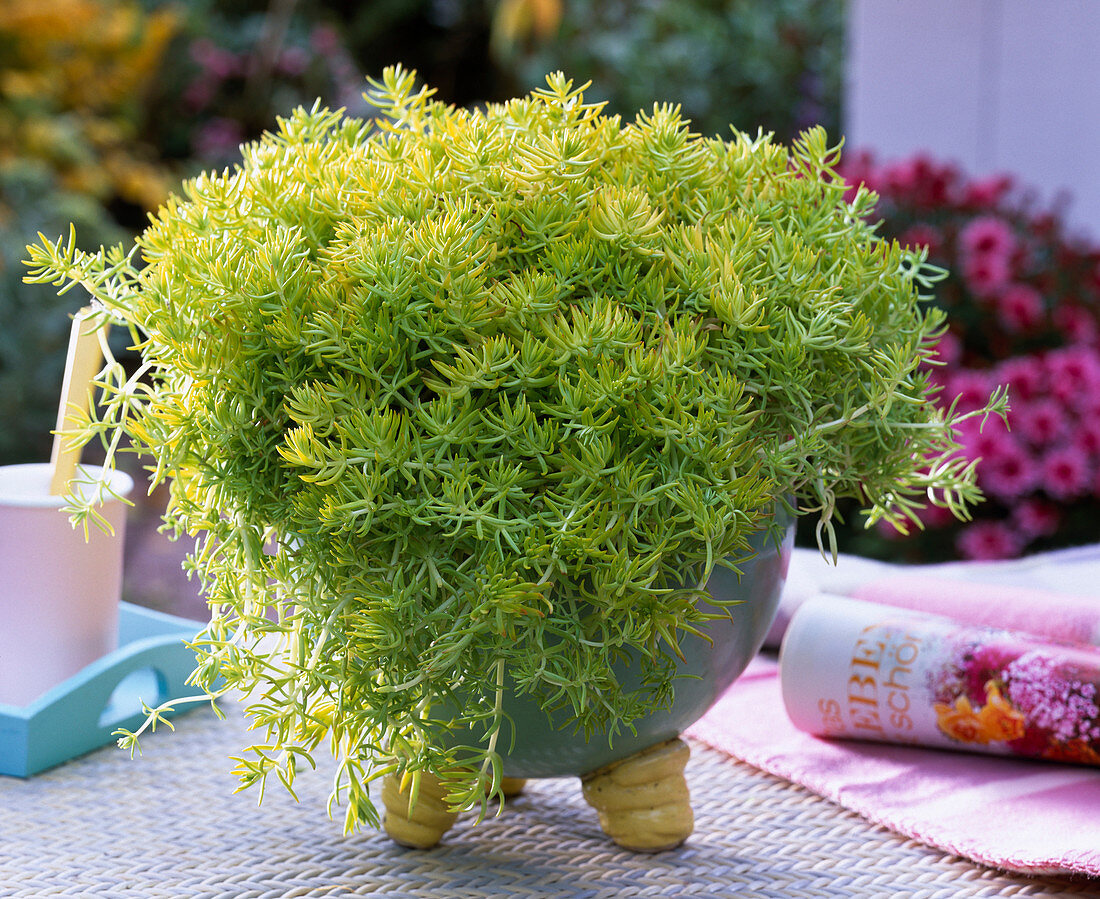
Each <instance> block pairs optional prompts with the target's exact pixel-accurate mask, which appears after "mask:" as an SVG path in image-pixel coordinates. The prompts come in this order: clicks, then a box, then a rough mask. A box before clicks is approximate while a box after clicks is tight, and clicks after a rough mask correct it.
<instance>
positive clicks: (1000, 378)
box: [993, 356, 1047, 404]
mask: <svg viewBox="0 0 1100 899" xmlns="http://www.w3.org/2000/svg"><path fill="white" fill-rule="evenodd" d="M993 380H994V381H995V382H996V383H999V384H1007V385H1008V389H1009V396H1010V397H1011V399H1012V402H1013V404H1015V403H1016V402H1018V401H1020V400H1024V401H1027V400H1033V399H1036V398H1037V397H1038V396H1039V395H1040V394H1041V393H1042V392H1043V391H1044V390H1045V389H1046V384H1047V371H1046V368H1045V367H1044V366H1043V363H1042V361H1041V360H1040V359H1039V358H1038V357H1036V356H1015V357H1013V358H1011V359H1006V360H1005V361H1004V362H1002V363H1001V364H1000V365H998V366H997V368H996V369H995V371H994V374H993Z"/></svg>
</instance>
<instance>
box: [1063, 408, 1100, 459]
mask: <svg viewBox="0 0 1100 899" xmlns="http://www.w3.org/2000/svg"><path fill="white" fill-rule="evenodd" d="M1070 442H1071V444H1072V445H1073V446H1075V447H1076V448H1077V449H1079V450H1080V451H1081V452H1082V453H1084V454H1085V455H1086V456H1087V457H1088V458H1089V459H1091V460H1093V461H1095V460H1097V459H1100V420H1097V419H1095V418H1093V419H1091V420H1089V421H1084V422H1081V424H1079V425H1078V426H1077V427H1076V428H1074V430H1073V436H1072V437H1071V439H1070Z"/></svg>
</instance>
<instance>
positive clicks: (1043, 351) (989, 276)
mask: <svg viewBox="0 0 1100 899" xmlns="http://www.w3.org/2000/svg"><path fill="white" fill-rule="evenodd" d="M842 174H843V175H844V177H845V178H846V179H847V180H848V182H849V183H850V184H852V185H853V190H854V189H855V186H856V185H858V184H861V183H862V184H866V185H867V186H868V187H869V188H870V189H871V190H874V191H875V192H876V193H878V194H879V197H880V201H879V208H878V211H879V213H880V215H881V218H882V227H881V233H882V234H883V236H885V237H888V238H894V239H896V240H898V241H899V242H900V243H903V244H907V245H910V246H915V247H924V248H927V252H928V259H929V261H930V262H931V263H933V264H934V265H937V266H940V267H942V268H944V269H946V270H947V275H946V277H945V278H944V280H942V281H941V282H940V283H939V284H937V285H936V291H935V293H936V297H935V300H934V302H936V303H937V304H939V305H941V306H942V307H943V308H944V309H945V310H946V311H947V312H948V315H949V330H948V331H947V332H946V333H945V334H944V335H943V336H942V338H941V339H940V342H939V345H938V347H937V360H936V361H937V363H938V364H937V366H936V367H935V368H934V370H933V374H932V377H933V382H934V384H935V385H936V387H938V388H939V390H940V393H939V400H940V402H941V403H942V404H943V405H944V406H948V405H950V404H951V403H952V402H955V403H957V404H958V407H959V408H960V409H962V410H969V409H975V408H979V407H980V406H982V405H984V403H985V402H986V400H987V398H988V396H989V394H990V392H991V391H992V390H993V389H994V388H995V387H997V386H998V385H1007V386H1008V389H1009V396H1010V402H1011V407H1012V408H1011V412H1010V414H1009V423H1008V426H1007V427H1006V426H1005V424H1004V423H1003V422H1002V421H1000V420H992V419H990V420H988V421H986V422H985V423H984V426H983V425H982V424H981V422H979V421H975V420H970V421H967V422H965V423H964V426H963V432H962V434H961V437H962V440H961V442H962V444H963V446H964V451H965V453H966V455H967V456H968V457H970V458H980V460H981V461H980V462H979V465H978V483H979V485H980V486H981V487H982V489H983V490H984V492H985V494H986V498H987V502H985V503H983V504H982V505H981V506H979V507H977V508H976V509H975V510H974V511H975V515H974V519H973V521H969V522H959V521H956V520H955V519H954V518H953V517H952V516H950V515H949V514H947V513H945V512H944V511H943V510H940V509H936V508H930V509H928V510H925V511H924V512H923V513H921V514H922V519H921V524H922V525H923V527H922V528H921V529H915V530H914V531H913V532H912V533H910V534H909V535H905V536H902V535H899V534H897V532H896V531H894V530H893V529H892V528H891V529H890V530H889V531H888V532H887V531H886V530H882V529H874V530H871V531H866V530H864V529H863V527H862V523H861V522H858V521H850V522H849V528H848V530H847V532H846V533H845V534H843V535H842V541H841V548H842V549H846V550H848V551H850V552H858V553H862V554H865V555H871V556H877V557H880V558H891V559H895V560H901V559H904V560H907V561H912V562H929V561H940V560H944V559H950V558H959V557H961V558H968V559H997V558H1007V557H1011V556H1016V555H1019V554H1021V553H1026V552H1035V551H1039V550H1045V549H1052V548H1056V547H1060V546H1067V545H1073V544H1078V543H1086V542H1092V541H1097V540H1100V247H1097V246H1094V245H1091V244H1088V243H1086V242H1084V241H1082V240H1078V239H1074V238H1072V237H1071V236H1069V235H1068V234H1067V233H1066V231H1065V229H1064V227H1063V225H1062V222H1061V220H1060V218H1059V216H1058V214H1057V212H1056V211H1053V212H1052V211H1047V210H1039V209H1037V208H1036V207H1035V204H1034V202H1033V201H1032V200H1031V199H1030V198H1029V197H1028V196H1026V195H1025V194H1024V193H1023V192H1022V191H1020V190H1019V189H1018V188H1017V187H1016V186H1015V185H1014V184H1013V182H1012V181H1011V179H1009V178H1007V177H996V178H988V179H984V180H972V179H968V178H967V177H966V176H965V175H964V174H963V173H962V172H960V171H959V170H958V169H957V168H955V167H953V166H950V165H944V164H940V163H937V162H935V161H933V160H930V159H928V158H925V157H917V158H914V159H910V160H906V161H903V162H900V163H895V164H890V165H880V164H878V163H876V161H875V160H874V159H873V158H872V157H871V156H869V155H855V156H853V157H851V158H850V159H849V160H848V161H847V162H846V164H845V168H844V171H843V172H842Z"/></svg>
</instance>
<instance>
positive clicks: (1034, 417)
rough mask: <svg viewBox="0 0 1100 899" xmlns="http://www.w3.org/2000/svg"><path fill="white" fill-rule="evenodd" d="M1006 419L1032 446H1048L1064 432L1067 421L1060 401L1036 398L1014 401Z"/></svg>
mask: <svg viewBox="0 0 1100 899" xmlns="http://www.w3.org/2000/svg"><path fill="white" fill-rule="evenodd" d="M1008 420H1009V421H1010V422H1011V423H1012V427H1013V429H1014V430H1016V431H1019V433H1020V434H1021V435H1023V436H1024V437H1025V438H1026V439H1027V440H1028V441H1029V442H1030V443H1031V444H1032V445H1033V446H1037V447H1048V446H1050V445H1052V444H1053V443H1055V442H1056V441H1058V440H1059V439H1060V438H1061V437H1062V435H1063V434H1065V433H1066V429H1067V427H1068V421H1067V419H1066V413H1065V410H1064V409H1063V408H1062V405H1061V403H1057V402H1055V401H1054V400H1051V399H1038V400H1033V401H1031V402H1027V403H1014V404H1013V406H1012V411H1011V412H1009V416H1008Z"/></svg>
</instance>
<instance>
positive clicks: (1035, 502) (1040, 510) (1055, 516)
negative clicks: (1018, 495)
mask: <svg viewBox="0 0 1100 899" xmlns="http://www.w3.org/2000/svg"><path fill="white" fill-rule="evenodd" d="M1061 520H1062V515H1061V513H1060V512H1059V510H1058V507H1057V506H1056V505H1054V503H1051V502H1047V501H1046V500H1041V499H1034V498H1032V499H1026V500H1024V501H1023V502H1022V503H1020V504H1019V505H1018V506H1016V508H1015V509H1013V510H1012V523H1013V524H1014V525H1015V526H1016V529H1017V530H1018V531H1019V532H1020V533H1021V534H1022V535H1023V536H1024V537H1026V538H1027V539H1028V540H1034V539H1035V538H1036V537H1049V536H1050V535H1051V534H1054V533H1056V532H1057V530H1058V525H1059V523H1060V522H1061Z"/></svg>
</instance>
